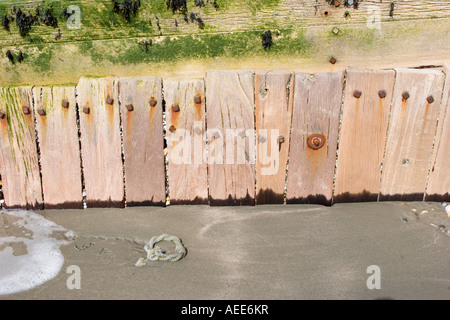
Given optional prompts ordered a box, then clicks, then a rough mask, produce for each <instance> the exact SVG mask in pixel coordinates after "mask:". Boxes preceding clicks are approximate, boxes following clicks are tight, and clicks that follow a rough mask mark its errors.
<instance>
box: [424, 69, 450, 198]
mask: <svg viewBox="0 0 450 320" xmlns="http://www.w3.org/2000/svg"><path fill="white" fill-rule="evenodd" d="M443 71H444V72H445V74H446V79H445V87H444V93H443V95H442V101H441V110H440V113H439V126H438V130H437V134H436V140H435V144H434V154H433V162H432V166H431V171H430V177H429V181H428V186H427V193H426V197H425V200H427V201H450V179H449V178H448V177H449V176H450V144H449V143H450V63H448V64H446V65H445V66H444V68H443Z"/></svg>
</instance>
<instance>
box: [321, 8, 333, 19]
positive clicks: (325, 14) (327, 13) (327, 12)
mask: <svg viewBox="0 0 450 320" xmlns="http://www.w3.org/2000/svg"><path fill="white" fill-rule="evenodd" d="M322 14H323V15H324V16H325V17H329V16H331V11H330V10H328V9H325V10H323V11H322Z"/></svg>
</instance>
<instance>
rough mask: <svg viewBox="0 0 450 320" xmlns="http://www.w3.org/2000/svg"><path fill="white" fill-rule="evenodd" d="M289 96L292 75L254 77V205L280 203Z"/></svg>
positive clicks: (266, 73)
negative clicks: (255, 138)
mask: <svg viewBox="0 0 450 320" xmlns="http://www.w3.org/2000/svg"><path fill="white" fill-rule="evenodd" d="M293 95H294V73H293V72H289V71H260V72H257V73H256V74H255V114H256V136H257V142H256V146H257V162H256V203H257V204H274V203H283V202H284V188H285V184H286V166H287V161H288V153H289V139H290V129H291V121H292V105H293V100H294V99H293Z"/></svg>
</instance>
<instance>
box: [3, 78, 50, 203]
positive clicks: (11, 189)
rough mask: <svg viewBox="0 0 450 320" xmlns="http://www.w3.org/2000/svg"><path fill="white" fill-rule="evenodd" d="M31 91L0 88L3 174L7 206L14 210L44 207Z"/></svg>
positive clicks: (26, 88) (27, 89)
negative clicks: (24, 108) (25, 111)
mask: <svg viewBox="0 0 450 320" xmlns="http://www.w3.org/2000/svg"><path fill="white" fill-rule="evenodd" d="M31 89H32V87H10V88H0V111H1V112H2V114H3V118H2V119H0V126H1V139H0V150H1V156H0V172H1V176H2V184H3V195H4V199H5V207H6V208H10V209H13V208H23V209H42V208H43V199H42V187H41V178H40V175H39V162H38V154H37V146H36V134H35V130H34V119H33V105H32V93H31ZM23 107H26V108H27V109H28V113H27V114H25V113H24V112H23Z"/></svg>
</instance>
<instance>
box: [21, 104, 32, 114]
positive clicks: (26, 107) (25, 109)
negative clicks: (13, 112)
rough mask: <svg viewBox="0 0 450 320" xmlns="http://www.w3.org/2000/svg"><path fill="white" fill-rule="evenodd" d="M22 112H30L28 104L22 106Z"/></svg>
mask: <svg viewBox="0 0 450 320" xmlns="http://www.w3.org/2000/svg"><path fill="white" fill-rule="evenodd" d="M22 112H23V113H24V114H30V108H29V107H28V106H23V107H22Z"/></svg>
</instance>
